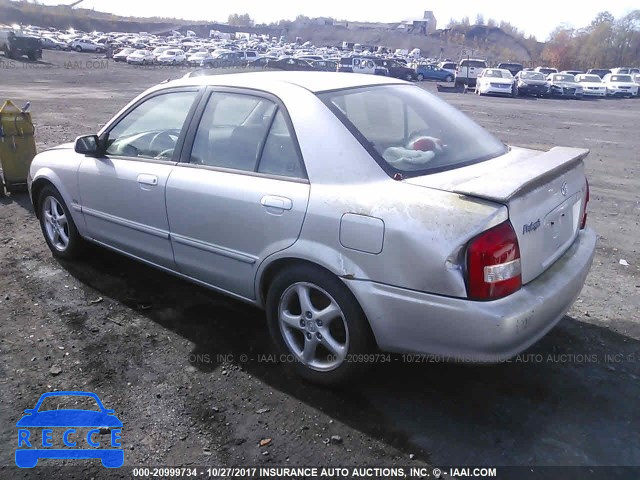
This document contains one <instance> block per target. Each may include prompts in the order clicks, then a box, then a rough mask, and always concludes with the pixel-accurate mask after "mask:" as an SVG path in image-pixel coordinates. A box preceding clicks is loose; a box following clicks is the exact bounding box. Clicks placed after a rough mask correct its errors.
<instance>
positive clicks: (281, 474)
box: [254, 467, 497, 479]
mask: <svg viewBox="0 0 640 480" xmlns="http://www.w3.org/2000/svg"><path fill="white" fill-rule="evenodd" d="M254 475H255V476H257V477H258V478H289V479H297V478H300V479H302V478H341V479H342V478H366V479H374V478H447V477H467V478H473V477H477V478H480V477H496V476H497V469H496V468H486V467H474V468H448V469H446V470H442V469H440V468H437V467H436V468H432V467H348V468H347V467H342V468H340V467H327V468H320V467H260V468H257V469H256V471H255V472H254Z"/></svg>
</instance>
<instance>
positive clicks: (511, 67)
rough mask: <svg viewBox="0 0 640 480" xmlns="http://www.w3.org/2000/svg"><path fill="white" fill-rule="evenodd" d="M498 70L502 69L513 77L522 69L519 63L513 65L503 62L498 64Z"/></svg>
mask: <svg viewBox="0 0 640 480" xmlns="http://www.w3.org/2000/svg"><path fill="white" fill-rule="evenodd" d="M498 68H504V69H505V70H509V71H510V72H511V75H513V76H514V77H515V76H516V75H517V74H518V72H520V71H521V70H522V68H523V66H522V64H521V63H513V62H503V63H499V64H498Z"/></svg>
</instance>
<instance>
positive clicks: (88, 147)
mask: <svg viewBox="0 0 640 480" xmlns="http://www.w3.org/2000/svg"><path fill="white" fill-rule="evenodd" d="M101 150H102V149H101V148H100V139H99V138H98V136H97V135H85V136H82V137H78V138H76V145H75V151H76V153H80V154H82V155H90V156H91V155H93V156H97V155H99V154H100V153H102V152H101Z"/></svg>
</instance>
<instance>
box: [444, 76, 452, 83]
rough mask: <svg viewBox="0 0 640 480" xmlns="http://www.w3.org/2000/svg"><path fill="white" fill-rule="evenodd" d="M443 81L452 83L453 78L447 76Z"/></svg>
mask: <svg viewBox="0 0 640 480" xmlns="http://www.w3.org/2000/svg"><path fill="white" fill-rule="evenodd" d="M444 81H445V82H447V83H451V82H453V77H452V76H451V75H448V76H447V77H446V78H445V79H444Z"/></svg>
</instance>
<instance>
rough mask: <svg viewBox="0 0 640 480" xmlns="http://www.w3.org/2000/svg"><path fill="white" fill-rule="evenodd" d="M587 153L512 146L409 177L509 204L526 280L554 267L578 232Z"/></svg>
mask: <svg viewBox="0 0 640 480" xmlns="http://www.w3.org/2000/svg"><path fill="white" fill-rule="evenodd" d="M588 153H589V151H588V150H585V149H578V148H567V147H555V148H552V149H551V150H549V151H548V152H540V151H535V150H529V149H523V148H512V149H511V150H510V152H509V153H507V154H506V155H503V156H500V157H497V158H495V159H492V160H488V161H485V162H481V163H478V164H475V165H470V166H467V167H462V168H458V169H454V170H449V171H446V172H441V173H437V174H432V175H425V176H422V177H416V178H410V179H407V180H405V181H406V182H407V183H411V184H414V185H420V186H424V187H430V188H437V189H440V190H447V191H450V192H453V193H458V194H461V195H468V196H471V197H476V198H481V199H484V200H489V201H492V202H497V203H501V204H503V205H506V206H507V208H508V210H509V219H510V221H511V224H512V225H513V228H514V230H515V231H516V235H517V237H518V243H519V246H520V254H521V263H522V283H523V284H526V283H528V282H530V281H532V280H533V279H535V278H536V277H538V276H539V275H540V274H542V273H543V272H544V271H545V270H546V269H547V268H549V266H551V265H552V264H553V263H554V262H555V261H556V260H557V259H558V258H559V257H560V256H561V255H562V254H563V253H564V252H565V251H566V250H567V249H568V248H569V246H570V245H571V244H572V243H573V241H574V240H575V238H576V235H577V234H578V230H579V228H580V223H581V214H582V211H583V206H584V205H583V204H584V201H585V191H586V179H585V175H584V163H583V159H584V158H585V157H586V156H587V155H588Z"/></svg>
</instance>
